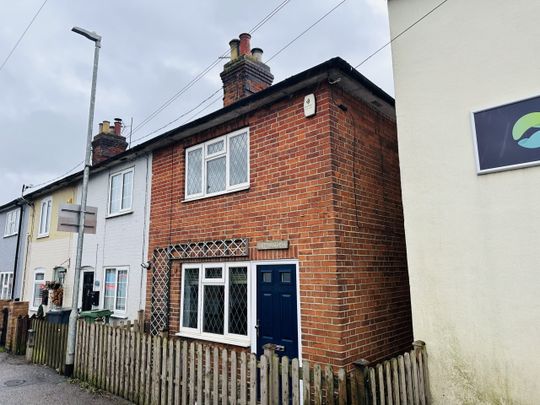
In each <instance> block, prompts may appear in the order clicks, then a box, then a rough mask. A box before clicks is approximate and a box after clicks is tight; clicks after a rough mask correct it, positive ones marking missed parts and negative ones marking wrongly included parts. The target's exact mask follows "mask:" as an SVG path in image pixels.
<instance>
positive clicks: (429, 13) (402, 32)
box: [354, 0, 448, 69]
mask: <svg viewBox="0 0 540 405" xmlns="http://www.w3.org/2000/svg"><path fill="white" fill-rule="evenodd" d="M447 1H448V0H443V1H441V2H440V3H439V4H437V5H436V6H435V7H433V8H432V9H431V10H429V11H428V12H427V13H426V14H424V15H423V16H422V17H420V18H419V19H418V20H416V21H415V22H413V23H412V24H411V25H409V26H408V27H407V28H405V29H404V30H403V31H401V32H400V33H399V34H397V35H396V36H395V37H393V38H391V39H390V41H388V42H387V43H385V44H384V45H382V46H381V47H380V48H378V49H377V50H375V51H374V52H372V53H371V54H369V55H368V56H367V57H366V58H365V59H364V60H363V61H362V62H360V63H359V64H358V65H356V66H355V67H354V68H355V69H358V68H359V67H360V66H362V65H363V64H364V63H366V62H367V61H368V60H370V59H371V58H373V57H374V56H375V55H377V54H378V53H379V52H381V51H382V50H383V49H384V48H386V47H387V46H388V45H390V44H391V43H392V42H394V41H395V40H396V39H398V38H399V37H401V36H402V35H403V34H405V33H406V32H407V31H409V30H410V29H411V28H413V27H414V26H415V25H416V24H418V23H419V22H420V21H422V20H424V19H425V18H427V17H428V16H429V15H431V14H432V13H433V12H435V10H437V9H438V8H439V7H441V6H442V5H443V4H445V3H446V2H447Z"/></svg>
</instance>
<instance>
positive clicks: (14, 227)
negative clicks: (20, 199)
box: [4, 208, 20, 237]
mask: <svg viewBox="0 0 540 405" xmlns="http://www.w3.org/2000/svg"><path fill="white" fill-rule="evenodd" d="M19 212H20V210H19V209H18V208H17V209H14V210H12V211H9V212H8V213H7V214H6V226H5V228H4V237H8V236H13V235H17V233H18V232H19Z"/></svg>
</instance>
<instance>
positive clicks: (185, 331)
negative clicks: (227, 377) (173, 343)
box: [176, 262, 255, 347]
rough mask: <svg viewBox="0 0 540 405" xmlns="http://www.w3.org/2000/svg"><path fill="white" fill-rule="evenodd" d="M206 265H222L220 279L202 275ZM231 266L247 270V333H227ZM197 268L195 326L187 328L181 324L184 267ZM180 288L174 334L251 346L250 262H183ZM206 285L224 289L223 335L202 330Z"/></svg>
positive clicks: (252, 304)
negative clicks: (220, 286)
mask: <svg viewBox="0 0 540 405" xmlns="http://www.w3.org/2000/svg"><path fill="white" fill-rule="evenodd" d="M208 267H222V268H223V274H222V276H223V277H222V278H221V279H212V278H211V279H207V278H205V277H204V275H205V269H206V268H208ZM231 267H245V268H246V269H247V270H246V271H247V280H246V283H247V285H246V287H247V314H246V316H247V319H246V322H247V334H246V335H245V336H244V335H237V334H234V333H229V273H230V268H231ZM195 268H196V269H198V270H199V297H198V298H199V299H198V303H197V305H198V307H197V328H187V327H184V326H182V325H183V321H184V319H183V318H184V280H185V271H186V269H195ZM181 283H182V285H181V289H180V332H179V333H177V334H176V335H178V336H183V337H189V338H194V339H201V340H208V341H211V342H219V343H225V344H232V345H236V346H242V347H249V346H251V329H252V327H251V312H252V310H253V309H254V308H255V303H254V302H253V297H252V294H251V289H252V288H251V264H250V263H249V262H226V263H223V262H221V263H214V262H211V263H204V264H202V263H194V264H190V263H185V264H183V265H182V281H181ZM208 285H223V286H224V290H225V296H224V303H223V304H224V319H223V322H224V325H223V335H220V334H214V333H208V332H203V330H202V323H203V310H204V286H208Z"/></svg>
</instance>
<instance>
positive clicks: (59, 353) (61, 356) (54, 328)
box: [32, 319, 92, 374]
mask: <svg viewBox="0 0 540 405" xmlns="http://www.w3.org/2000/svg"><path fill="white" fill-rule="evenodd" d="M32 326H33V329H34V333H35V336H34V350H33V352H32V363H36V364H44V365H46V366H49V367H52V368H54V369H55V370H58V371H59V372H60V373H62V374H63V373H64V364H65V358H66V344H67V332H68V325H60V324H54V323H50V322H47V320H46V319H44V320H41V319H34V320H33V322H32ZM88 350H92V348H88Z"/></svg>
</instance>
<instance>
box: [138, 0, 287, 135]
mask: <svg viewBox="0 0 540 405" xmlns="http://www.w3.org/2000/svg"><path fill="white" fill-rule="evenodd" d="M290 1H291V0H284V1H282V2H281V3H280V4H278V5H277V6H276V7H275V8H274V9H273V10H272V11H270V13H268V14H267V15H266V16H265V17H264V18H263V19H262V20H261V21H259V22H258V23H257V24H255V26H254V27H253V28H251V30H249V31H248V32H249V33H250V34H253V33H254V32H256V31H257V30H259V29H260V28H261V27H262V26H263V25H264V24H266V23H267V22H268V21H269V20H270V19H271V18H272V17H273V16H275V15H276V14H277V13H278V12H279V11H280V10H281V9H282V8H283V7H285V6H286V5H287V4H288V3H289V2H290ZM229 52H230V49H227V50H226V51H225V52H223V53H222V54H221V55H220V56H218V57H217V58H216V59H215V60H214V61H213V62H212V63H210V65H208V66H207V67H206V68H204V69H203V70H202V71H201V72H200V73H199V74H197V75H196V76H195V77H194V78H193V79H191V80H190V81H189V82H188V83H187V84H186V85H184V86H183V87H182V88H181V89H180V90H178V91H177V92H176V93H175V94H173V96H172V97H170V98H169V99H167V100H166V101H165V102H164V103H163V104H161V105H160V106H159V107H158V108H157V109H155V110H154V111H153V112H152V113H150V114H149V115H148V116H147V117H146V118H144V119H143V120H142V121H141V122H140V123H139V124H138V125H136V126H135V128H134V129H133V133H135V132H137V131H138V130H139V129H141V128H142V127H143V126H145V125H146V124H148V122H150V121H151V120H153V119H154V118H155V117H156V116H157V115H159V114H160V113H161V112H162V111H163V110H165V109H166V108H167V107H168V106H169V105H171V104H172V103H173V102H174V101H176V100H177V99H178V98H179V97H180V96H182V95H183V94H184V93H186V92H187V91H188V90H189V89H190V88H191V87H193V86H194V85H195V84H196V83H197V82H198V81H199V80H201V79H202V78H203V77H204V76H206V74H207V73H208V72H210V71H211V70H212V69H213V68H214V67H216V66H217V65H218V64H220V63H221V59H222V58H224V57H225V56H227V55H228V54H229Z"/></svg>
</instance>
